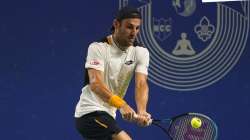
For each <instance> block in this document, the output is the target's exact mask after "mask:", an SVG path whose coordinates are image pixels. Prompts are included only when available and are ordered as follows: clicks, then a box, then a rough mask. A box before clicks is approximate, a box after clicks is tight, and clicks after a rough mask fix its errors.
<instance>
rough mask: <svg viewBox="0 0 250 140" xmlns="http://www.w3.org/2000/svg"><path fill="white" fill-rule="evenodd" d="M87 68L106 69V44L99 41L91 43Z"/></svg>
mask: <svg viewBox="0 0 250 140" xmlns="http://www.w3.org/2000/svg"><path fill="white" fill-rule="evenodd" d="M85 68H93V69H96V70H100V71H104V46H101V45H99V44H98V43H92V44H90V45H89V48H88V54H87V60H86V63H85Z"/></svg>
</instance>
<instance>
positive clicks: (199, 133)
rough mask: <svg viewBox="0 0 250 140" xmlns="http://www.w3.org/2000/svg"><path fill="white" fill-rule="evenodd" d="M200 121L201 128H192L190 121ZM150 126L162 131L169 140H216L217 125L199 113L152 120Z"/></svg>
mask: <svg viewBox="0 0 250 140" xmlns="http://www.w3.org/2000/svg"><path fill="white" fill-rule="evenodd" d="M194 117H196V118H199V119H200V120H201V126H200V127H199V128H194V127H192V125H191V120H192V119H193V118H194ZM150 123H151V125H155V126H157V127H159V128H160V129H162V130H163V131H164V132H165V133H166V134H167V135H168V136H169V137H170V138H171V140H216V139H217V125H216V124H215V122H214V121H213V120H212V119H210V118H209V117H208V116H206V115H203V114H200V113H185V114H181V115H178V116H175V117H173V118H171V119H152V120H151V121H150Z"/></svg>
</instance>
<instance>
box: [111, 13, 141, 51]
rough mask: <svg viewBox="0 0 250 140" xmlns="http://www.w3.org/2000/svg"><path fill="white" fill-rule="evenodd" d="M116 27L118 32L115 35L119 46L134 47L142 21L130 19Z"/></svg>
mask: <svg viewBox="0 0 250 140" xmlns="http://www.w3.org/2000/svg"><path fill="white" fill-rule="evenodd" d="M116 25H117V26H116V29H117V32H115V33H116V37H117V40H118V41H119V44H120V45H122V46H131V45H133V43H134V41H135V38H136V36H137V34H138V32H139V29H140V25H141V19H139V18H128V19H124V20H122V21H121V22H119V21H117V24H116Z"/></svg>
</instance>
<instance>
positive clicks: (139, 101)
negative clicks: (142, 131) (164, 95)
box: [135, 72, 149, 116]
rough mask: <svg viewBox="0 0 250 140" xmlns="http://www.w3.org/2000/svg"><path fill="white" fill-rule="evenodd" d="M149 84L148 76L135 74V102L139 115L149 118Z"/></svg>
mask: <svg viewBox="0 0 250 140" xmlns="http://www.w3.org/2000/svg"><path fill="white" fill-rule="evenodd" d="M148 91H149V89H148V83H147V75H145V74H143V73H140V72H136V73H135V102H136V106H137V114H139V115H143V116H147V115H148V114H147V103H148Z"/></svg>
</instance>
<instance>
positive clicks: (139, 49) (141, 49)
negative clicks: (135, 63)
mask: <svg viewBox="0 0 250 140" xmlns="http://www.w3.org/2000/svg"><path fill="white" fill-rule="evenodd" d="M135 50H136V54H138V55H147V54H149V51H148V49H147V48H144V47H141V46H136V47H135Z"/></svg>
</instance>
